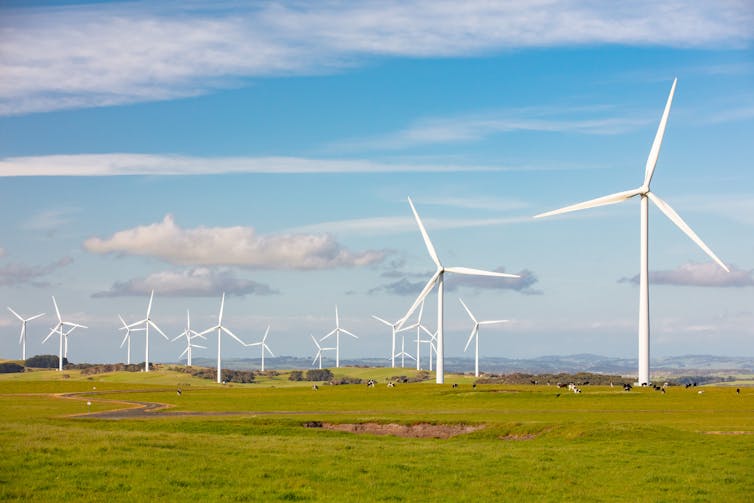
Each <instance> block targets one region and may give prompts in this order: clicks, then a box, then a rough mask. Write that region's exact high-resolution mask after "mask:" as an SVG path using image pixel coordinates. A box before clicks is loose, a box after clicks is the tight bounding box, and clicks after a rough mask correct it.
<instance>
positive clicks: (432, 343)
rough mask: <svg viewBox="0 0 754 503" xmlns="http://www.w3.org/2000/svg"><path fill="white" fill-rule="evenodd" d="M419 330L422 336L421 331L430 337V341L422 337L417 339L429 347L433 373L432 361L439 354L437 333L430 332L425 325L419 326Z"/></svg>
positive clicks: (430, 369) (430, 368)
mask: <svg viewBox="0 0 754 503" xmlns="http://www.w3.org/2000/svg"><path fill="white" fill-rule="evenodd" d="M418 329H419V331H420V332H419V334H420V335H421V331H424V333H425V334H427V335H428V336H429V339H422V338H421V337H418V338H417V339H418V340H419V344H428V345H429V371H430V372H432V359H433V358H434V356H435V355H436V354H437V345H436V344H435V343H436V342H437V332H435V333H432V332H430V331H429V329H428V328H427V327H425V326H424V325H419V327H418Z"/></svg>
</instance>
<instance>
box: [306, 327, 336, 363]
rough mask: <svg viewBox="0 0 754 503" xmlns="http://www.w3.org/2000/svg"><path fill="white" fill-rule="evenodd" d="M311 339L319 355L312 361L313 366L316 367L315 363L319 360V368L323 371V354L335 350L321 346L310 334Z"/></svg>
mask: <svg viewBox="0 0 754 503" xmlns="http://www.w3.org/2000/svg"><path fill="white" fill-rule="evenodd" d="M309 337H311V338H312V341H314V345H315V346H317V354H316V355H315V356H314V360H312V365H314V363H315V362H316V361H317V360H319V368H320V369H322V353H323V352H324V351H333V350H335V348H323V347H322V346H320V345H319V341H317V339H315V338H314V336H313V335H311V334H309Z"/></svg>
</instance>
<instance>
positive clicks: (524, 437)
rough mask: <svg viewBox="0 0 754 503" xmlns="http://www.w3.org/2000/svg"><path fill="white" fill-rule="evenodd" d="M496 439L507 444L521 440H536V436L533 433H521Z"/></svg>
mask: <svg viewBox="0 0 754 503" xmlns="http://www.w3.org/2000/svg"><path fill="white" fill-rule="evenodd" d="M498 438H499V439H500V440H505V441H507V442H518V441H521V440H533V439H535V438H537V436H536V435H535V434H534V433H521V434H515V433H511V434H509V435H505V436H502V437H498Z"/></svg>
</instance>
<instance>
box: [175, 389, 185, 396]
mask: <svg viewBox="0 0 754 503" xmlns="http://www.w3.org/2000/svg"><path fill="white" fill-rule="evenodd" d="M175 394H176V395H178V396H181V395H182V394H183V392H182V391H181V388H178V389H177V390H175Z"/></svg>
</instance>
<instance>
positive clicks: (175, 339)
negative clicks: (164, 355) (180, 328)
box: [170, 332, 186, 342]
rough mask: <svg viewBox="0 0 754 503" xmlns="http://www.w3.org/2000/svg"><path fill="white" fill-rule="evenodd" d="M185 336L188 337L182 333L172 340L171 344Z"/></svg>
mask: <svg viewBox="0 0 754 503" xmlns="http://www.w3.org/2000/svg"><path fill="white" fill-rule="evenodd" d="M185 335H186V332H181V333H180V334H178V335H176V336H175V337H174V338H172V339H170V342H175V341H177V340H178V339H180V338H181V337H183V336H185Z"/></svg>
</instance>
